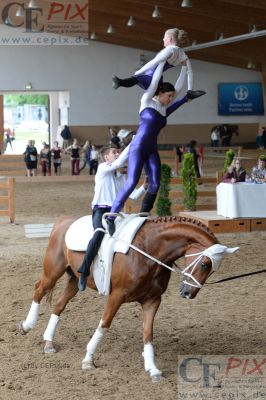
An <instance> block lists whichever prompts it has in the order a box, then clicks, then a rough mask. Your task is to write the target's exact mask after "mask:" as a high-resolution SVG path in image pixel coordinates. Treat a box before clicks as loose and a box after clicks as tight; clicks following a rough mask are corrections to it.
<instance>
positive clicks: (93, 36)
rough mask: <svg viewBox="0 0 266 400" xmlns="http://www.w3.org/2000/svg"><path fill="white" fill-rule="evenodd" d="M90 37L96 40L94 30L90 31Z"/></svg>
mask: <svg viewBox="0 0 266 400" xmlns="http://www.w3.org/2000/svg"><path fill="white" fill-rule="evenodd" d="M90 39H91V40H96V39H97V36H96V33H95V32H91V35H90Z"/></svg>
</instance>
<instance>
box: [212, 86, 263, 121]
mask: <svg viewBox="0 0 266 400" xmlns="http://www.w3.org/2000/svg"><path fill="white" fill-rule="evenodd" d="M218 95H219V103H218V114H219V115H264V104H263V91H262V84H261V83H220V84H219V90H218Z"/></svg>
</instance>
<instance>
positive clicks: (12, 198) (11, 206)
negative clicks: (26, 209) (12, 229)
mask: <svg viewBox="0 0 266 400" xmlns="http://www.w3.org/2000/svg"><path fill="white" fill-rule="evenodd" d="M7 185H8V212H9V219H10V222H11V223H13V222H14V221H15V196H14V194H15V190H14V186H15V179H14V178H7Z"/></svg>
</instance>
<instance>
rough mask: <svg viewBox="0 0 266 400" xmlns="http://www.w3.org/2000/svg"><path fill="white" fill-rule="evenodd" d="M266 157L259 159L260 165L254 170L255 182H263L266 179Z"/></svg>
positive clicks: (252, 173)
mask: <svg viewBox="0 0 266 400" xmlns="http://www.w3.org/2000/svg"><path fill="white" fill-rule="evenodd" d="M265 166H266V156H263V155H262V156H260V157H259V158H258V164H257V166H256V167H253V168H252V171H251V178H252V180H254V181H255V182H263V181H265V179H266V168H265Z"/></svg>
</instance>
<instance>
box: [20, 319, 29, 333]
mask: <svg viewBox="0 0 266 400" xmlns="http://www.w3.org/2000/svg"><path fill="white" fill-rule="evenodd" d="M17 329H18V332H19V333H20V334H21V335H27V333H28V332H29V331H30V329H28V330H26V329H24V328H23V321H20V322H19V323H18V328H17Z"/></svg>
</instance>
